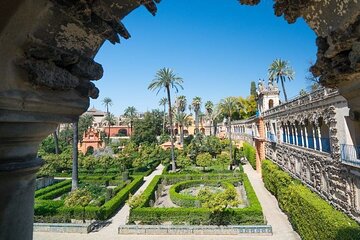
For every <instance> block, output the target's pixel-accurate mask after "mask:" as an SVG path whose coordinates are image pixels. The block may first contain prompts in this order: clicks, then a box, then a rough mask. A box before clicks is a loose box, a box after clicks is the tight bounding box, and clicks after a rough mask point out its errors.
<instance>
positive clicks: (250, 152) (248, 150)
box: [243, 143, 256, 170]
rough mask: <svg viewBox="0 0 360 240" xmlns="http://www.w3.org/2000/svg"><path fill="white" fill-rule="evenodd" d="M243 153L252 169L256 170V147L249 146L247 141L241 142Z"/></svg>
mask: <svg viewBox="0 0 360 240" xmlns="http://www.w3.org/2000/svg"><path fill="white" fill-rule="evenodd" d="M243 154H244V156H245V157H246V159H247V160H248V161H249V163H250V165H251V166H252V167H253V169H255V170H256V149H255V148H254V147H253V146H251V145H250V144H249V143H244V144H243Z"/></svg>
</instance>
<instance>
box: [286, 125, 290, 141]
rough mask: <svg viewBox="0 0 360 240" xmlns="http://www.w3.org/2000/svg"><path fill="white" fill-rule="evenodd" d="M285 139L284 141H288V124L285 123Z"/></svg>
mask: <svg viewBox="0 0 360 240" xmlns="http://www.w3.org/2000/svg"><path fill="white" fill-rule="evenodd" d="M285 139H286V143H290V141H289V129H288V125H287V124H286V125H285Z"/></svg>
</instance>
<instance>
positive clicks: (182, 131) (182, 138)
mask: <svg viewBox="0 0 360 240" xmlns="http://www.w3.org/2000/svg"><path fill="white" fill-rule="evenodd" d="M183 143H184V127H183V125H180V144H181V145H182V144H183Z"/></svg>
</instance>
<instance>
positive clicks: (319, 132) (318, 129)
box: [316, 125, 322, 152]
mask: <svg viewBox="0 0 360 240" xmlns="http://www.w3.org/2000/svg"><path fill="white" fill-rule="evenodd" d="M316 131H317V137H318V139H319V151H321V152H322V142H321V129H320V126H318V125H317V126H316Z"/></svg>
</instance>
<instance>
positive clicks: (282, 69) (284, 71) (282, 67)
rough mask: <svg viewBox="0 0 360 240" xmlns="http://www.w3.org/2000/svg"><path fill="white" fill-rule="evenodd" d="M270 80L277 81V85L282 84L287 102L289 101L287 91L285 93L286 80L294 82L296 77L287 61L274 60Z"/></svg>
mask: <svg viewBox="0 0 360 240" xmlns="http://www.w3.org/2000/svg"><path fill="white" fill-rule="evenodd" d="M268 72H269V79H270V80H271V81H274V80H276V82H277V83H279V81H280V82H281V86H282V89H283V92H284V97H285V102H287V101H288V99H287V95H286V91H285V85H284V83H285V80H286V79H288V80H289V81H291V80H293V79H294V77H295V72H294V70H293V69H292V68H291V67H290V65H289V63H288V62H287V61H284V60H281V59H276V60H274V61H273V62H272V63H271V65H270V67H269V69H268Z"/></svg>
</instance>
